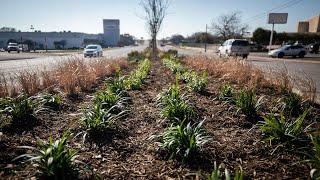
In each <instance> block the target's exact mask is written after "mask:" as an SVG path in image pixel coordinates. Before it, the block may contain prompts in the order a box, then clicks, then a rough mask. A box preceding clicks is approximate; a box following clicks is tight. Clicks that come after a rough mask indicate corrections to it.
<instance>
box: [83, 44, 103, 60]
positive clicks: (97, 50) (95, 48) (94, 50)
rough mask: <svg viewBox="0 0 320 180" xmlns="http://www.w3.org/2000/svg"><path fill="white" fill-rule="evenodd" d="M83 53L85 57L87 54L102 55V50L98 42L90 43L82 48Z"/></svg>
mask: <svg viewBox="0 0 320 180" xmlns="http://www.w3.org/2000/svg"><path fill="white" fill-rule="evenodd" d="M83 54H84V57H87V56H90V57H102V56H103V50H102V47H101V46H100V45H98V44H90V45H87V46H86V47H85V48H84V51H83Z"/></svg>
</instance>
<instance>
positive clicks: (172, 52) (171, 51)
mask: <svg viewBox="0 0 320 180" xmlns="http://www.w3.org/2000/svg"><path fill="white" fill-rule="evenodd" d="M177 56H178V50H175V49H169V50H168V51H164V52H162V54H161V56H160V58H161V59H164V58H172V57H177Z"/></svg>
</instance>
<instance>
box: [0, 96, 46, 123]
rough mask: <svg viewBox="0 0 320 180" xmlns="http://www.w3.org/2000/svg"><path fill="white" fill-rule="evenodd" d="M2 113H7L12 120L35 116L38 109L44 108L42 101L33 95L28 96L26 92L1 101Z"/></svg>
mask: <svg viewBox="0 0 320 180" xmlns="http://www.w3.org/2000/svg"><path fill="white" fill-rule="evenodd" d="M1 106H2V108H3V109H2V110H1V112H2V113H3V114H6V115H9V116H11V117H12V119H13V120H14V121H16V120H18V121H19V120H22V119H24V118H27V117H30V116H35V115H36V114H37V113H38V112H39V111H43V110H45V109H46V108H44V106H43V101H40V100H39V99H36V98H35V97H32V96H31V97H28V96H27V95H26V94H20V95H19V96H18V97H16V98H7V99H6V100H4V101H2V105H1Z"/></svg>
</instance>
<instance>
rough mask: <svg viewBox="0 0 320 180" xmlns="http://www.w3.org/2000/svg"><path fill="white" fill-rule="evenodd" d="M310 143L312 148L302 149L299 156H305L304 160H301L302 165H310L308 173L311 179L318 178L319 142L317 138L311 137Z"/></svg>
mask: <svg viewBox="0 0 320 180" xmlns="http://www.w3.org/2000/svg"><path fill="white" fill-rule="evenodd" d="M311 142H312V145H313V147H311V148H303V151H300V153H301V154H303V155H305V156H306V159H305V160H303V161H302V162H303V163H310V164H311V166H312V169H311V171H310V176H311V179H319V178H320V140H319V136H314V137H312V136H311Z"/></svg>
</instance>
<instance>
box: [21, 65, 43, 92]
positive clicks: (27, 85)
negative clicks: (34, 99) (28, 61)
mask: <svg viewBox="0 0 320 180" xmlns="http://www.w3.org/2000/svg"><path fill="white" fill-rule="evenodd" d="M16 76H17V77H16V79H17V81H18V84H19V86H20V87H19V90H20V91H22V92H24V93H26V94H28V95H30V96H32V95H35V94H36V93H38V92H39V91H40V90H41V84H40V78H39V75H38V73H37V72H35V71H27V70H22V71H20V72H18V73H17V75H16Z"/></svg>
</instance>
